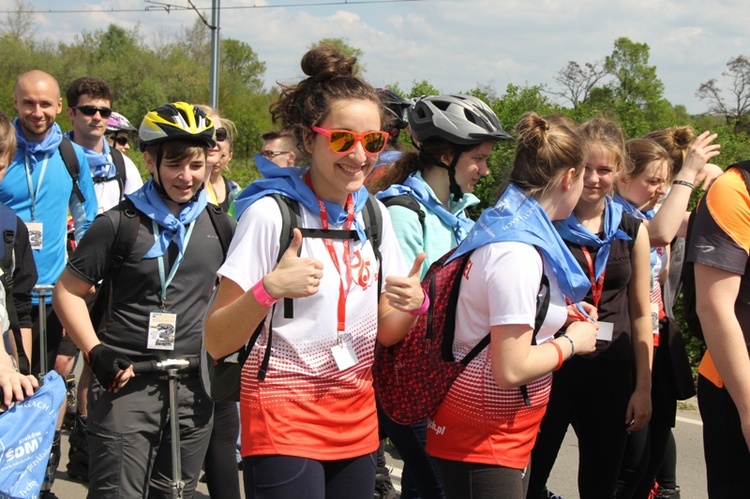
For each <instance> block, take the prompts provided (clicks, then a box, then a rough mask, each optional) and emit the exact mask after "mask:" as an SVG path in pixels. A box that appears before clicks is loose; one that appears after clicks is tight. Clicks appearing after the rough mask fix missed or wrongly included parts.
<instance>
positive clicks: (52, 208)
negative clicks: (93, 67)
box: [0, 70, 97, 493]
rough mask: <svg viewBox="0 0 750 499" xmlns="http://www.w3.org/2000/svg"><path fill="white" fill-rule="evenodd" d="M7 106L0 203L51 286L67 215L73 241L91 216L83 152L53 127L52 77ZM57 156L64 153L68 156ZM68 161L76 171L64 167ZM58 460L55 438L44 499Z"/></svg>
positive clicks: (53, 319)
mask: <svg viewBox="0 0 750 499" xmlns="http://www.w3.org/2000/svg"><path fill="white" fill-rule="evenodd" d="M13 104H14V106H15V108H16V112H17V113H18V118H16V120H15V121H14V126H15V129H16V137H17V139H18V145H17V149H16V154H15V157H14V158H13V161H12V162H11V164H10V165H9V166H8V170H7V173H6V176H5V179H4V180H3V182H2V183H0V201H2V202H4V203H5V204H6V205H8V206H10V207H11V208H12V209H13V210H14V211H15V212H16V214H17V215H18V216H19V217H20V218H21V219H22V220H23V221H24V222H25V223H26V226H27V227H28V229H29V234H30V235H32V236H33V237H31V247H32V253H33V255H34V260H35V262H36V266H37V269H38V272H39V279H38V281H37V282H38V283H39V284H55V282H56V281H57V279H58V277H59V276H60V273H61V272H62V270H63V268H64V267H65V261H66V256H65V252H66V237H65V235H66V232H67V219H68V213H69V212H70V214H71V215H72V218H73V223H74V226H75V237H76V239H80V237H81V236H82V235H83V232H84V231H85V230H86V229H87V228H88V226H89V225H90V224H91V222H92V221H93V220H94V217H95V216H96V213H97V202H96V193H95V192H94V184H93V182H92V180H91V174H90V173H89V167H88V162H87V160H86V155H85V153H84V151H83V149H81V148H80V147H79V146H77V145H75V144H71V143H70V141H69V140H68V139H67V138H64V137H63V134H62V131H61V130H60V127H59V125H58V124H57V123H56V122H55V120H56V118H57V115H58V114H60V112H62V98H61V97H60V87H59V85H58V83H57V80H55V78H54V77H52V75H50V74H48V73H45V72H44V71H40V70H31V71H27V72H25V73H23V74H22V75H21V76H19V77H18V80H17V81H16V86H15V90H14V98H13ZM62 151H68V152H69V153H70V154H69V156H68V154H67V153H65V156H64V153H63V152H62ZM66 157H67V158H66ZM73 159H75V163H76V164H77V168H73V167H72V166H71V164H70V163H71V161H73ZM46 296H47V298H46V301H47V303H48V306H47V309H46V310H47V316H46V318H45V319H46V335H45V336H46V338H47V358H48V359H49V365H51V363H52V361H53V359H54V358H55V355H56V354H57V350H58V347H59V345H60V341H61V339H62V326H61V325H60V321H59V319H58V318H57V316H56V314H55V313H54V311H53V309H52V306H51V303H52V300H51V298H52V297H51V296H50V295H49V294H47V295H46ZM38 302H39V296H38V294H36V293H34V295H33V303H34V305H37V304H38ZM31 315H32V321H33V327H32V330H33V333H32V336H34V346H33V347H32V352H31V354H32V368H31V372H32V373H39V372H40V367H39V366H40V362H39V353H40V352H39V350H40V348H39V344H38V343H39V342H38V336H39V322H40V320H39V319H40V318H39V308H38V307H35V308H34V309H33V310H32V314H31ZM58 428H59V427H58ZM59 455H60V454H59V433H58V434H57V435H56V436H55V445H53V450H52V452H51V454H50V464H49V466H48V475H49V476H50V477H51V479H50V480H49V481H48V482H47V481H46V482H45V485H44V486H43V487H42V490H43V492H44V493H47V492H48V491H49V489H50V487H51V482H52V481H53V480H54V472H55V469H56V468H57V462H59Z"/></svg>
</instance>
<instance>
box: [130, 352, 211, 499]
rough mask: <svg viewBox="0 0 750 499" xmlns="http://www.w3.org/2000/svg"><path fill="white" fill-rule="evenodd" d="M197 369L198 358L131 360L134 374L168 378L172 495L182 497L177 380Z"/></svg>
mask: <svg viewBox="0 0 750 499" xmlns="http://www.w3.org/2000/svg"><path fill="white" fill-rule="evenodd" d="M197 369H198V358H197V357H191V358H188V359H166V360H147V361H143V362H133V372H134V373H135V374H146V373H163V377H164V379H167V380H169V423H170V431H171V433H172V497H173V498H174V499H182V498H183V491H184V489H185V482H183V481H182V456H181V453H180V420H179V415H178V410H177V409H178V408H177V380H178V379H180V378H182V377H183V376H185V375H186V374H187V373H188V372H190V371H196V370H197Z"/></svg>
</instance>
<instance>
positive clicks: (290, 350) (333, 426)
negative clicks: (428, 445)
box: [218, 197, 408, 459]
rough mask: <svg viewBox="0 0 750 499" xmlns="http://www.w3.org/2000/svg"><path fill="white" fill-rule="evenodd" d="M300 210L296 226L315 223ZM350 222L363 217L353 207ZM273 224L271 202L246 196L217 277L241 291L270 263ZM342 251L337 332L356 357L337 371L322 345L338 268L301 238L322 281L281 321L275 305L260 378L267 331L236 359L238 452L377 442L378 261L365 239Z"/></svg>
mask: <svg viewBox="0 0 750 499" xmlns="http://www.w3.org/2000/svg"><path fill="white" fill-rule="evenodd" d="M378 208H379V209H380V211H381V213H382V215H383V230H382V241H381V244H380V251H381V254H382V265H383V279H385V278H386V276H389V275H397V276H406V275H407V273H408V267H407V266H406V264H405V263H404V261H403V257H402V256H401V251H400V249H399V246H398V241H397V240H396V236H395V234H394V232H393V227H392V225H391V219H390V216H389V215H388V211H387V210H386V208H385V207H384V206H383V205H382V203H379V202H378ZM300 211H301V216H302V224H303V226H304V227H307V228H321V224H320V216H319V214H318V213H312V212H310V211H309V210H307V209H306V208H305V207H304V206H300ZM357 219H358V220H359V221H360V222H361V221H362V214H361V213H360V214H359V215H358V216H357ZM281 225H282V221H281V214H280V212H279V209H278V205H277V204H276V201H274V200H273V199H272V198H269V197H267V198H263V199H260V200H259V201H257V202H256V203H254V204H253V205H252V206H251V207H250V208H248V210H247V211H246V212H245V213H243V215H242V217H241V218H240V221H239V224H238V226H237V231H236V233H235V236H234V239H233V240H232V244H231V246H230V248H229V254H228V255H227V260H226V262H225V263H224V265H223V266H222V267H221V268H220V269H219V272H218V273H219V275H220V276H222V277H226V278H229V279H231V280H232V281H234V282H235V283H237V284H238V285H239V286H240V287H241V288H242V289H243V290H245V291H247V290H249V289H250V288H251V287H252V286H253V285H254V284H255V283H256V282H257V281H259V280H260V279H261V278H262V277H263V276H264V275H266V274H268V273H269V272H271V271H272V270H273V268H274V267H275V266H276V258H277V256H278V252H279V233H280V230H281ZM330 228H331V229H341V228H342V227H341V226H331V227H330ZM333 246H334V248H335V251H336V255H337V257H338V260H339V268H340V269H341V270H342V272H344V269H346V266H345V263H344V260H343V248H344V243H343V241H341V240H333ZM350 253H351V266H352V268H351V286H350V287H349V289H348V294H347V299H346V328H345V332H344V335H343V339H344V341H345V342H347V343H348V344H349V345H351V346H352V348H353V349H354V352H355V354H356V358H357V362H356V364H355V365H354V366H353V367H350V368H348V369H345V370H340V369H339V368H338V366H337V364H336V362H335V361H334V358H333V354H332V351H331V349H332V348H333V347H334V346H335V345H336V344H337V343H338V341H337V337H338V334H337V310H338V299H339V284H340V282H341V280H340V277H339V272H338V271H337V270H336V267H335V266H334V264H333V262H332V261H331V256H330V254H329V253H328V250H327V249H326V247H325V244H324V242H323V240H322V239H313V238H308V239H304V240H303V242H302V252H301V256H302V257H312V258H315V259H317V260H319V261H320V262H322V263H323V266H324V269H323V279H322V280H321V283H320V289H319V291H318V293H316V294H314V295H312V296H310V297H307V298H301V299H296V300H294V307H293V308H294V318H293V319H285V318H284V301H283V300H279V301H278V302H277V305H276V308H275V314H274V318H273V337H272V354H271V359H270V362H269V368H268V374H267V376H266V378H265V380H264V381H258V379H257V374H258V368H259V366H260V364H261V362H262V358H263V354H264V353H265V347H266V344H267V332H264V334H262V335H261V337H260V338H259V339H258V342H257V344H256V345H255V348H254V349H253V351H252V352H251V354H250V357H249V358H248V361H247V362H246V363H245V366H244V369H243V374H242V393H241V400H240V407H241V415H242V421H243V424H242V455H243V456H248V455H260V454H285V455H293V456H300V457H308V458H313V459H344V458H348V457H354V456H360V455H363V454H366V453H369V452H372V451H374V450H375V449H376V448H377V445H378V435H377V415H376V411H375V398H374V392H373V389H372V372H371V369H370V368H371V365H372V362H373V357H374V349H375V336H376V333H377V319H378V296H377V288H378V286H377V277H378V264H377V261H376V259H375V255H374V253H373V250H372V246H371V244H370V241H369V240H368V241H367V242H366V243H365V244H364V245H362V244H361V243H360V242H358V241H350ZM344 282H345V283H346V279H345V280H344ZM345 286H346V284H345ZM267 326H268V318H266V327H267Z"/></svg>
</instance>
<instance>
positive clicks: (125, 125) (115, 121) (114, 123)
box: [107, 111, 138, 132]
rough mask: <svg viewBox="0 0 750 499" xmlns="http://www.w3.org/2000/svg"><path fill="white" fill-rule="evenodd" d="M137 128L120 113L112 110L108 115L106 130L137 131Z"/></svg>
mask: <svg viewBox="0 0 750 499" xmlns="http://www.w3.org/2000/svg"><path fill="white" fill-rule="evenodd" d="M137 131H138V129H137V128H136V127H134V126H133V125H131V124H130V121H128V119H127V118H126V117H125V116H123V115H121V114H120V113H116V112H114V111H112V114H111V115H109V120H107V132H137Z"/></svg>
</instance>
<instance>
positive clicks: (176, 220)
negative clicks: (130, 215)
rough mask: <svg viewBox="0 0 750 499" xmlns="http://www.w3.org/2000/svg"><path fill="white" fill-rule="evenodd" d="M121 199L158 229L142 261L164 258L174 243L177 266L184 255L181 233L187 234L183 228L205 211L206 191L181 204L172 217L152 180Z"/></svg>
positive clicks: (183, 241) (183, 235)
mask: <svg viewBox="0 0 750 499" xmlns="http://www.w3.org/2000/svg"><path fill="white" fill-rule="evenodd" d="M125 196H126V197H127V198H128V199H130V200H131V201H132V202H133V204H134V205H135V207H136V208H137V209H138V211H140V212H141V213H143V214H144V215H146V216H147V217H148V218H150V219H151V220H153V221H154V222H156V223H157V224H158V225H159V227H161V228H162V230H161V231H160V232H159V238H158V239H157V241H156V242H155V243H154V245H153V246H152V247H151V249H150V250H148V253H146V255H144V257H143V258H157V257H160V256H162V255H164V254H165V253H166V252H167V248H168V247H169V243H170V242H172V240H174V241H175V243H176V244H177V249H179V251H180V255H179V257H178V258H177V261H176V262H175V265H179V263H180V262H182V259H183V258H184V256H185V234H186V232H187V231H186V229H185V227H186V226H188V225H190V223H191V222H193V221H194V220H195V219H197V218H198V217H199V216H200V214H201V213H202V212H203V210H204V209H205V208H206V191H204V190H201V191H200V195H199V196H198V200H197V201H189V202H187V203H185V204H184V205H183V206H182V209H181V210H180V213H179V214H178V215H177V216H176V217H175V216H174V215H173V214H172V212H171V211H170V210H169V208H168V207H167V204H166V203H165V202H164V199H163V198H162V197H161V195H160V194H159V193H158V192H157V191H156V187H155V186H154V180H153V179H151V180H148V181H147V182H146V183H145V184H143V187H141V188H140V189H138V190H137V191H135V192H133V193H131V194H126V195H125Z"/></svg>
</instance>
